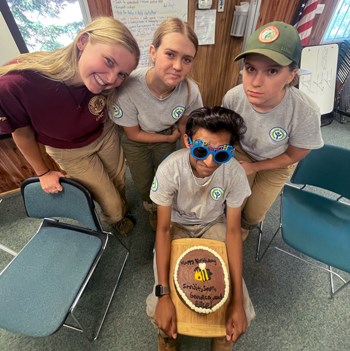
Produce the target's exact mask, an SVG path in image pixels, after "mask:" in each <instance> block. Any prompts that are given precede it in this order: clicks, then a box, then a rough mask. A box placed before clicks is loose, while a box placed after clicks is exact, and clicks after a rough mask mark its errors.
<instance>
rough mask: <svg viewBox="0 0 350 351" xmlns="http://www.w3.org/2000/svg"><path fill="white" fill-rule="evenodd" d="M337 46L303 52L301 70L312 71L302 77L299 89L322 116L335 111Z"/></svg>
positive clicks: (310, 47)
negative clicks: (316, 106)
mask: <svg viewBox="0 0 350 351" xmlns="http://www.w3.org/2000/svg"><path fill="white" fill-rule="evenodd" d="M338 51H339V47H338V45H337V44H327V45H317V46H308V47H305V48H304V49H303V50H302V52H301V63H300V68H301V69H302V70H306V71H310V72H309V74H304V75H301V76H300V82H299V89H300V90H302V91H303V92H304V93H305V94H307V95H308V96H310V98H311V99H313V100H314V101H315V102H316V103H317V105H318V106H319V107H320V110H321V114H322V115H324V114H327V113H330V112H332V111H333V108H334V95H335V81H336V77H337V63H338Z"/></svg>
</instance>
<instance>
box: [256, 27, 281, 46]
mask: <svg viewBox="0 0 350 351" xmlns="http://www.w3.org/2000/svg"><path fill="white" fill-rule="evenodd" d="M279 35H280V31H279V30H278V28H277V27H275V26H268V27H266V28H264V29H263V30H262V31H261V32H260V34H259V41H260V42H261V43H265V44H268V43H272V42H274V41H275V40H276V39H277V38H278V37H279Z"/></svg>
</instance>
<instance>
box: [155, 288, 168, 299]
mask: <svg viewBox="0 0 350 351" xmlns="http://www.w3.org/2000/svg"><path fill="white" fill-rule="evenodd" d="M155 294H156V296H158V297H159V296H163V295H168V294H169V287H168V286H162V285H156V290H155Z"/></svg>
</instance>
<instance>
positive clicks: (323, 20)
mask: <svg viewBox="0 0 350 351" xmlns="http://www.w3.org/2000/svg"><path fill="white" fill-rule="evenodd" d="M319 3H320V4H324V5H325V6H324V9H323V12H322V13H321V14H319V15H316V17H315V20H314V24H313V27H312V32H311V38H310V41H309V45H319V44H320V43H321V40H322V37H323V35H324V33H325V32H326V29H327V26H328V23H329V21H330V20H331V18H332V15H333V13H334V11H335V10H336V7H337V4H338V0H320V1H319Z"/></svg>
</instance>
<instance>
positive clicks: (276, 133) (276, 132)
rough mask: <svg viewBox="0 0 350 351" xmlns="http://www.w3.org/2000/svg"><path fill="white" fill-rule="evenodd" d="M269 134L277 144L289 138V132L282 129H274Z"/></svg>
mask: <svg viewBox="0 0 350 351" xmlns="http://www.w3.org/2000/svg"><path fill="white" fill-rule="evenodd" d="M269 134H270V138H271V139H272V140H273V141H277V142H279V141H282V140H284V139H286V138H287V137H288V134H287V132H286V131H285V130H284V129H283V128H280V127H275V128H272V129H271V130H270V133H269Z"/></svg>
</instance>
